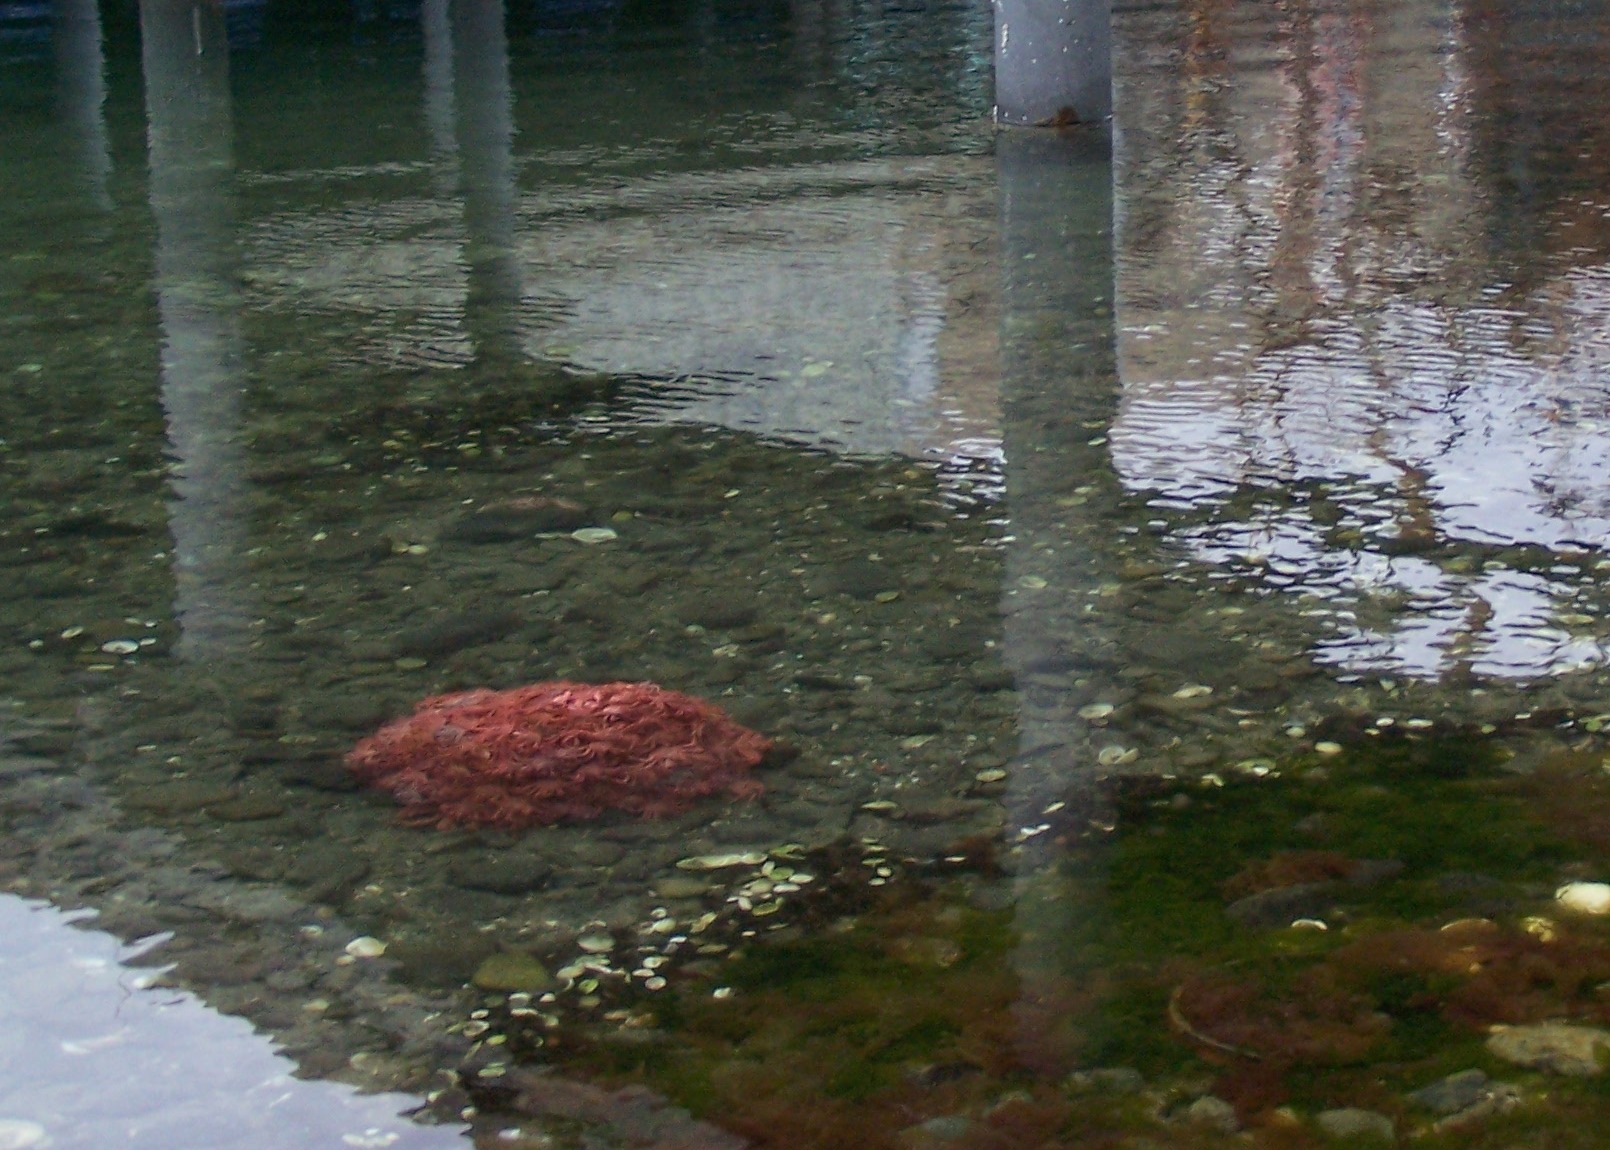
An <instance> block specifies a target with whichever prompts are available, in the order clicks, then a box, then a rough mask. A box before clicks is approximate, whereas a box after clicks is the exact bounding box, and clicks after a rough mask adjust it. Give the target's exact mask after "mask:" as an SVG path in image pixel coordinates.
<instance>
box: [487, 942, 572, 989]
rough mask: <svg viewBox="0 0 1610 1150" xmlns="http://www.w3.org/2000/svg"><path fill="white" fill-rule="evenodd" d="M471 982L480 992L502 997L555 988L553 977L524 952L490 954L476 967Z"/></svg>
mask: <svg viewBox="0 0 1610 1150" xmlns="http://www.w3.org/2000/svg"><path fill="white" fill-rule="evenodd" d="M470 982H471V983H472V984H473V985H474V986H475V987H476V988H477V989H479V990H489V991H493V992H497V993H502V994H512V993H515V992H517V991H526V992H529V993H532V994H535V993H538V992H540V991H544V990H548V989H550V988H551V987H552V986H553V976H552V975H551V974H549V973H548V971H547V969H546V968H545V967H544V966H543V965H542V963H540V962H538V961H537V960H536V959H535V958H533V957H532V956H531V955H529V954H526V953H525V952H523V951H515V950H508V951H500V952H499V953H497V954H493V955H489V956H487V958H486V959H485V960H483V961H482V963H481V965H480V966H478V967H476V968H475V974H474V975H472V976H471V978H470Z"/></svg>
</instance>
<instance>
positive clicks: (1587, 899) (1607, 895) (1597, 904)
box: [1554, 882, 1610, 914]
mask: <svg viewBox="0 0 1610 1150" xmlns="http://www.w3.org/2000/svg"><path fill="white" fill-rule="evenodd" d="M1554 901H1555V902H1557V903H1559V904H1560V907H1561V908H1562V909H1564V910H1574V911H1576V912H1577V913H1578V914H1610V883H1604V882H1568V883H1566V884H1565V885H1564V886H1562V887H1561V888H1560V889H1559V890H1557V891H1555V892H1554Z"/></svg>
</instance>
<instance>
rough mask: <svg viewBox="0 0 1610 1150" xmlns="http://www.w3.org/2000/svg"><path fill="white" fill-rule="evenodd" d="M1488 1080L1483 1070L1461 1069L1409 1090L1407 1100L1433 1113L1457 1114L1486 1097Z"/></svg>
mask: <svg viewBox="0 0 1610 1150" xmlns="http://www.w3.org/2000/svg"><path fill="white" fill-rule="evenodd" d="M1490 1081H1491V1079H1489V1078H1488V1077H1487V1075H1486V1074H1485V1073H1484V1072H1483V1071H1480V1070H1461V1071H1460V1072H1459V1073H1458V1074H1450V1075H1448V1077H1446V1078H1444V1079H1442V1080H1441V1081H1438V1082H1433V1083H1432V1084H1431V1085H1430V1086H1422V1087H1421V1088H1420V1089H1419V1090H1414V1091H1411V1092H1410V1093H1409V1100H1410V1101H1411V1102H1413V1103H1415V1104H1416V1105H1418V1106H1423V1107H1424V1108H1425V1109H1427V1110H1430V1111H1432V1112H1433V1113H1435V1114H1440V1115H1448V1114H1457V1113H1459V1111H1461V1110H1466V1109H1469V1108H1470V1107H1472V1106H1474V1105H1475V1104H1476V1103H1478V1102H1480V1101H1481V1100H1482V1099H1483V1098H1485V1097H1487V1093H1488V1090H1487V1084H1488V1083H1489V1082H1490Z"/></svg>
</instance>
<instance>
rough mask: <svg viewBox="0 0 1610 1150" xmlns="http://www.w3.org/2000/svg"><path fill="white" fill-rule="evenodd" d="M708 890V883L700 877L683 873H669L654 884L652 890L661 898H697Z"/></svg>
mask: <svg viewBox="0 0 1610 1150" xmlns="http://www.w3.org/2000/svg"><path fill="white" fill-rule="evenodd" d="M708 891H710V884H708V883H705V881H704V879H702V878H687V876H683V875H671V876H670V878H662V879H660V881H658V883H655V884H654V892H655V894H657V896H658V897H662V899H697V897H699V896H702V894H707V892H708Z"/></svg>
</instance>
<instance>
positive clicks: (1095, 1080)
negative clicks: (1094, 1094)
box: [1068, 1066, 1146, 1094]
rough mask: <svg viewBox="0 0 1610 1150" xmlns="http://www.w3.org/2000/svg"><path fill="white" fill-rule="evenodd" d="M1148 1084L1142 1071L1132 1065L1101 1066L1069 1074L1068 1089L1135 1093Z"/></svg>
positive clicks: (1107, 1092) (1108, 1092)
mask: <svg viewBox="0 0 1610 1150" xmlns="http://www.w3.org/2000/svg"><path fill="white" fill-rule="evenodd" d="M1145 1085H1146V1079H1145V1078H1143V1077H1141V1073H1140V1071H1138V1070H1136V1069H1134V1068H1133V1067H1130V1066H1112V1067H1100V1068H1098V1069H1096V1070H1077V1071H1075V1072H1074V1073H1072V1074H1070V1075H1068V1089H1070V1090H1076V1091H1081V1092H1083V1091H1100V1092H1102V1093H1106V1094H1135V1093H1138V1092H1139V1091H1140V1089H1141V1088H1142V1087H1143V1086H1145Z"/></svg>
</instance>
